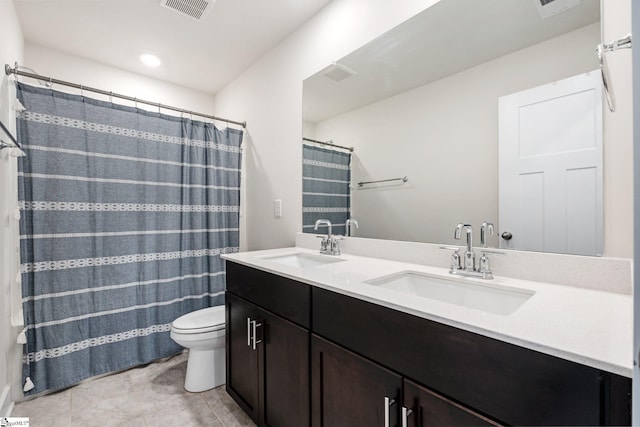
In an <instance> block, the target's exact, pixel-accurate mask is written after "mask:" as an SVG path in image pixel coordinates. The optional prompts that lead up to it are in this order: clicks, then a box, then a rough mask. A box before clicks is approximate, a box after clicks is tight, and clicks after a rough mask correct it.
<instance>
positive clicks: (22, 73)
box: [4, 63, 247, 128]
mask: <svg viewBox="0 0 640 427" xmlns="http://www.w3.org/2000/svg"><path fill="white" fill-rule="evenodd" d="M4 72H5V74H6V75H7V76H8V75H11V74H15V75H17V76H24V77H30V78H32V79H36V80H42V81H45V82H48V83H49V84H52V85H53V84H57V85H63V86H69V87H72V88H75V89H80V90H81V91H84V90H86V91H89V92H95V93H99V94H101V95H106V96H109V97H112V98H113V97H115V98H120V99H125V100H127V101H133V102H136V103H140V104H147V105H153V106H154V107H158V109H165V110H171V111H177V112H178V113H186V114H189V115H194V116H199V117H204V118H207V119H210V120H218V121H221V122H225V123H228V124H229V123H230V124H234V125H238V126H242V127H243V128H246V127H247V122H238V121H235V120H229V119H224V118H222V117H217V116H211V115H208V114H202V113H197V112H195V111H189V110H185V109H182V108H177V107H172V106H170V105H165V104H161V103H159V102H151V101H144V100H142V99H138V98H134V97H132V96H127V95H121V94H118V93H113V92H107V91H106V90H102V89H96V88H93V87H89V86H83V85H80V84H77V83H71V82H66V81H64V80H58V79H54V78H51V77H46V76H41V75H39V74H35V73H29V72H26V71H22V70H19V69H18V64H17V63H16V65H15V67H14V68H11V67H10V66H9V65H8V64H5V66H4Z"/></svg>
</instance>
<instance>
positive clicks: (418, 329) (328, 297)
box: [312, 288, 630, 425]
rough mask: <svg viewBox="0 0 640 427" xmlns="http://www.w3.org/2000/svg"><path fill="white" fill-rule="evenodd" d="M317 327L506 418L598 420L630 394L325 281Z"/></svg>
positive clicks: (525, 421)
mask: <svg viewBox="0 0 640 427" xmlns="http://www.w3.org/2000/svg"><path fill="white" fill-rule="evenodd" d="M312 329H313V332H314V333H316V334H318V335H321V336H323V337H325V338H328V339H330V340H332V341H334V342H336V343H338V344H340V345H342V346H344V347H347V348H349V349H351V350H352V351H355V352H357V353H359V354H362V355H365V356H366V357H368V358H370V359H372V360H374V361H376V362H378V363H380V364H382V365H385V366H387V367H389V368H391V369H393V370H395V371H397V372H400V373H402V374H403V375H405V376H407V377H409V378H412V379H415V380H416V381H418V382H420V383H422V384H427V385H428V386H429V387H430V388H432V389H434V390H437V391H438V392H439V393H442V394H444V395H445V396H448V397H450V398H451V399H453V400H455V401H458V402H461V403H463V404H464V405H467V406H469V407H472V408H475V409H476V410H478V411H480V412H481V413H484V414H490V415H491V417H492V418H494V419H498V420H501V421H502V422H504V423H506V424H512V425H598V424H603V423H606V422H607V420H608V417H609V415H608V414H609V412H610V408H608V407H607V405H608V403H607V402H608V401H610V400H613V401H619V400H620V399H623V400H624V399H625V398H626V399H627V400H628V397H627V396H621V395H620V393H618V394H617V395H616V396H614V397H611V393H615V390H613V389H612V390H606V391H605V390H604V388H605V386H606V384H607V383H608V382H610V379H611V377H612V376H613V377H617V378H618V379H621V380H623V381H624V379H622V378H620V377H618V376H616V375H614V374H610V373H605V372H601V371H599V370H597V369H593V368H590V367H587V366H584V365H580V364H577V363H573V362H570V361H567V360H564V359H559V358H557V357H553V356H549V355H546V354H542V353H539V352H535V351H532V350H528V349H525V348H522V347H519V346H515V345H512V344H508V343H505V342H502V341H498V340H495V339H491V338H487V337H484V336H481V335H478V334H474V333H471V332H467V331H463V330H460V329H457V328H454V327H450V326H447V325H443V324H440V323H437V322H433V321H429V320H426V319H423V318H420V317H417V316H413V315H410V314H406V313H402V312H398V311H396V310H392V309H388V308H385V307H381V306H379V305H376V304H372V303H369V302H366V301H361V300H358V299H356V298H352V297H348V296H344V295H341V294H337V293H335V292H330V291H326V290H324V289H320V288H314V289H313V328H312ZM601 386H602V389H601ZM627 422H630V419H628V421H627Z"/></svg>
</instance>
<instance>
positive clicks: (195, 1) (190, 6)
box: [160, 0, 215, 22]
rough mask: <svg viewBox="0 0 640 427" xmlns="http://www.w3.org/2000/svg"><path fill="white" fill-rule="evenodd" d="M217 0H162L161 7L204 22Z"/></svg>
mask: <svg viewBox="0 0 640 427" xmlns="http://www.w3.org/2000/svg"><path fill="white" fill-rule="evenodd" d="M213 3H215V0H160V6H162V7H166V8H167V9H171V10H173V11H175V12H178V13H180V14H181V15H183V16H188V17H189V18H191V19H195V20H196V21H199V22H202V21H204V18H206V17H207V15H208V14H209V12H211V9H213Z"/></svg>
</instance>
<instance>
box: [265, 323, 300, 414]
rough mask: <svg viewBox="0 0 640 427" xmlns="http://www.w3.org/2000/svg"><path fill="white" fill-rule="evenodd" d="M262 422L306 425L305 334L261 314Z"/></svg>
mask: <svg viewBox="0 0 640 427" xmlns="http://www.w3.org/2000/svg"><path fill="white" fill-rule="evenodd" d="M261 318H262V319H263V325H264V333H263V334H262V336H261V339H262V341H263V342H262V343H261V344H260V345H261V346H262V353H261V358H262V359H263V367H264V369H263V375H262V378H264V401H263V404H262V405H261V407H262V408H264V410H263V417H264V420H263V421H264V422H263V423H261V424H262V425H266V426H273V427H276V426H277V427H300V426H308V425H309V416H310V414H309V407H310V396H309V394H310V392H309V331H308V330H305V329H303V328H301V327H299V326H297V325H295V324H293V323H291V322H288V321H286V320H284V319H282V318H280V317H278V316H275V315H273V314H271V313H268V312H265V311H262V313H261Z"/></svg>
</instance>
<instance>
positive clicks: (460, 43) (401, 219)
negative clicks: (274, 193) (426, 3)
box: [303, 0, 603, 255]
mask: <svg viewBox="0 0 640 427" xmlns="http://www.w3.org/2000/svg"><path fill="white" fill-rule="evenodd" d="M543 3H548V4H550V5H554V6H553V7H554V8H555V9H554V10H545V9H544V6H543ZM545 12H546V13H545ZM598 43H600V3H599V1H598V0H580V1H575V0H555V1H553V2H540V0H518V1H513V0H483V1H477V0H441V1H440V2H438V3H436V4H435V5H433V6H432V7H430V8H428V9H426V10H425V11H423V12H422V13H420V14H419V15H417V16H415V17H413V18H411V19H410V20H408V21H406V22H404V23H403V24H401V25H400V26H398V27H396V28H394V29H392V30H391V31H389V32H388V33H386V34H384V35H382V36H381V37H379V38H378V39H376V40H374V41H372V42H371V43H369V44H367V45H365V46H363V47H361V48H360V49H358V50H356V51H355V52H352V53H351V54H349V55H347V56H346V57H344V58H341V59H338V60H336V62H335V63H334V64H328V65H327V67H326V68H324V69H323V70H320V71H319V72H318V73H317V74H315V75H313V76H311V77H309V78H308V79H306V80H305V81H304V95H303V118H304V126H303V137H304V139H311V140H316V141H332V142H333V143H334V144H336V145H341V146H345V147H353V152H352V153H348V152H345V153H346V154H350V155H351V168H350V171H348V173H346V174H345V172H344V171H342V172H341V174H342V175H341V176H340V177H339V178H336V179H334V178H332V177H331V176H329V175H327V176H324V177H322V176H320V177H319V178H313V179H312V180H310V181H308V180H309V178H307V177H306V176H304V177H303V181H304V182H303V200H305V202H304V203H305V204H308V201H309V200H312V202H311V203H314V200H315V203H317V201H318V200H320V199H319V198H318V197H317V195H319V194H323V190H317V189H315V190H314V189H310V187H309V185H308V184H309V183H310V182H312V181H313V180H315V181H314V182H321V181H324V182H329V183H331V182H335V183H339V182H344V181H349V183H350V190H351V191H350V199H349V201H348V202H347V205H348V206H347V207H346V208H347V209H349V210H350V216H351V217H352V218H353V219H355V220H357V222H358V225H359V227H358V228H357V229H353V230H352V235H354V236H357V237H369V238H376V239H393V240H405V241H417V242H428V243H439V244H460V243H461V242H459V241H456V240H454V238H453V236H454V228H455V226H456V224H458V223H460V222H464V223H469V224H472V225H473V227H474V230H477V231H478V234H479V228H480V225H481V224H482V223H483V222H491V223H493V224H494V230H495V234H494V235H493V236H490V237H489V238H488V245H489V246H491V247H502V248H508V249H519V250H539V251H546V252H559V253H575V254H581V255H601V254H602V216H603V212H602V210H603V208H602V129H601V120H602V111H601V110H600V109H599V107H598V105H597V104H598V103H599V102H601V96H599V92H597V91H595V92H594V91H591V90H589V89H584V90H583V89H578V90H577V92H575V93H579V94H581V95H580V96H576V97H571V96H565V95H557V96H556V95H551V96H547V100H548V99H554V100H568V101H567V102H564V101H562V102H558V103H556V104H557V105H556V104H554V105H551V104H543V103H541V102H538V101H531V100H529V101H526V102H528V103H529V105H535V106H537V107H536V108H537V110H536V108H531V109H529V110H527V114H529V112H530V110H531V111H533V110H536V111H537V112H538V113H540V114H541V116H540V117H541V120H542V121H543V122H542V123H544V124H542V125H537V124H535V122H534V124H531V123H528V124H525V125H522V126H521V127H520V128H518V130H517V132H516V133H519V137H520V140H521V141H524V140H528V141H529V143H528V144H529V145H527V146H525V145H523V144H524V143H523V142H520V145H519V148H517V149H516V152H518V151H519V152H521V153H522V152H523V151H528V152H532V153H538V154H540V153H542V154H545V153H546V151H558V149H556V148H554V147H552V148H549V146H550V145H555V144H556V142H555V140H549V139H548V137H549V136H550V135H551V136H553V137H554V138H555V135H559V134H564V133H567V132H568V133H571V132H573V130H572V128H573V127H574V123H573V122H571V123H570V122H569V120H573V119H572V117H573V116H575V117H577V119H576V120H577V121H578V122H581V123H582V124H581V125H582V126H583V127H582V128H581V130H580V131H579V132H574V133H575V135H574V136H577V138H578V139H580V138H583V137H585V135H586V138H587V139H588V142H586V143H584V144H586V146H588V147H586V148H585V147H583V146H582V145H581V144H583V142H580V141H578V142H572V141H569V142H566V141H565V142H559V143H558V144H565V145H564V147H565V148H566V150H565V151H574V152H582V151H584V150H586V149H591V148H593V150H592V151H593V152H594V153H595V156H592V157H593V159H594V160H593V161H594V162H595V164H596V166H597V168H596V169H593V171H591V172H588V173H582V172H581V174H573V175H571V177H564V176H563V177H561V179H560V181H562V182H565V183H566V182H573V184H572V185H573V186H572V187H571V186H569V184H567V189H566V191H565V193H564V195H560V196H556V200H560V199H561V198H562V197H564V198H565V199H567V200H573V199H575V198H577V197H578V195H579V193H580V191H578V189H582V188H587V187H588V188H590V189H591V190H590V191H591V192H590V193H589V194H588V195H587V196H585V197H586V199H585V200H586V201H584V200H583V201H581V202H579V203H577V204H576V205H571V206H569V207H567V208H566V209H565V208H563V209H561V211H562V212H560V216H558V217H550V216H549V215H548V214H546V213H538V212H537V211H536V209H537V208H535V207H534V208H530V207H528V205H523V203H524V202H522V200H534V199H536V198H540V197H543V196H544V197H546V196H545V193H549V192H550V191H553V190H554V189H555V187H557V186H555V185H551V186H549V185H548V184H547V186H546V187H544V185H542V186H538V187H536V185H537V184H536V180H535V179H533V178H532V179H528V180H520V181H518V182H519V184H518V185H517V187H518V188H520V191H522V192H523V194H524V196H522V197H523V198H521V199H520V201H519V202H517V203H519V206H518V208H517V209H516V208H513V207H508V206H507V203H506V202H505V201H504V200H503V199H504V198H503V197H502V196H501V195H500V188H501V187H502V183H501V182H500V179H501V177H500V176H499V175H500V174H499V170H503V169H501V168H502V167H503V166H501V162H503V165H504V163H505V162H504V159H502V160H501V159H500V157H501V156H503V153H502V152H500V150H499V146H500V144H501V143H499V141H500V138H501V135H500V134H501V132H502V130H501V129H502V127H501V125H500V122H501V121H502V122H504V121H505V119H504V118H503V117H501V115H502V113H501V112H500V111H499V110H500V109H501V108H502V104H505V102H504V100H505V99H510V98H509V97H510V96H512V95H515V94H522V93H527V92H526V91H529V90H532V89H535V88H540V87H543V88H544V87H546V88H547V89H549V88H550V89H551V90H558V89H557V88H559V87H561V83H562V82H566V81H569V80H570V79H571V78H578V79H582V80H585V79H586V80H590V81H591V82H592V83H593V84H594V85H595V86H594V87H597V86H598V85H601V84H600V83H599V81H598V80H597V79H596V78H595V77H597V74H598V73H597V72H595V70H597V69H598V66H599V64H598V59H597V56H596V54H595V47H596V46H597V45H598ZM562 84H564V83H562ZM556 86H557V87H556ZM598 89H599V88H598ZM552 93H553V92H552ZM585 94H586V95H585ZM518 99H520V98H518ZM591 103H593V104H591ZM499 104H501V105H499ZM507 104H508V103H507ZM560 104H562V105H560ZM587 104H589V105H588V106H586V107H585V105H587ZM567 106H568V107H567ZM565 107H567V108H573V110H571V112H570V113H564V112H563V108H565ZM519 111H520V112H519V113H517V114H515V120H516V121H518V120H522V117H524V116H525V114H524V113H523V112H522V111H524V110H519ZM512 116H513V114H512ZM598 121H599V123H600V124H598ZM523 123H524V122H523ZM558 126H560V127H558ZM562 126H565V128H562ZM585 129H586V130H585ZM532 134H536V135H537V136H536V138H538V139H540V138H542V139H543V140H544V141H542V142H535V141H534V139H535V138H533V137H531V135H532ZM525 136H526V138H525ZM598 137H599V138H600V140H599V142H598V141H594V140H592V139H594V138H595V139H598ZM532 138H533V139H532ZM503 139H504V138H503ZM583 139H584V138H583ZM531 141H534V142H531ZM306 143H307V144H309V146H314V143H310V142H306ZM598 144H599V145H598ZM315 145H316V146H317V147H318V148H320V149H321V148H322V147H323V146H322V145H318V144H315ZM526 147H528V148H526ZM324 148H325V149H327V153H329V154H331V152H333V151H336V152H340V149H337V150H333V149H331V147H324ZM545 150H546V151H545ZM563 150H564V149H563ZM342 151H343V152H344V150H342ZM561 151H562V150H561ZM327 153H324V154H327ZM305 155H306V154H305ZM322 155H323V154H322V153H321V156H322ZM304 161H305V164H304V165H303V169H305V172H303V175H305V173H306V170H307V169H308V168H309V167H310V166H309V164H310V162H309V161H308V160H304ZM341 161H342V160H341ZM314 162H315V163H314ZM318 162H320V163H318ZM322 162H325V163H328V162H329V161H326V160H323V159H322V158H321V157H319V158H318V159H316V160H314V161H311V164H312V165H313V164H316V165H318V164H322ZM598 162H599V163H598ZM507 163H508V162H507ZM574 169H575V170H579V171H584V170H586V169H589V170H591V169H590V168H587V167H582V166H579V165H578V166H575V168H574ZM501 173H502V174H503V175H504V173H503V172H501ZM404 177H406V181H403V180H402V179H398V180H395V181H384V182H380V183H373V184H366V185H363V186H359V185H358V183H359V182H371V181H379V180H387V179H392V180H393V179H396V178H404ZM516 179H517V178H516ZM577 179H586V180H587V182H588V185H585V184H583V183H582V181H576V180H577ZM307 181H308V182H307ZM562 185H564V184H562ZM590 186H591V187H590ZM344 197H345V196H344V195H341V196H339V199H340V200H341V202H339V203H338V204H331V203H330V204H329V205H328V206H316V207H317V209H315V210H314V208H313V207H311V208H310V207H309V206H303V216H304V215H305V214H306V215H307V216H309V213H312V212H315V213H314V215H316V216H318V217H329V216H330V215H331V213H332V212H333V211H341V210H344V209H345V207H344V205H345V203H344V200H345V199H344ZM336 200H337V199H336ZM517 203H516V204H517ZM527 203H529V202H528V201H527ZM531 203H533V202H531ZM546 203H547V205H550V204H551V203H549V202H546ZM554 203H555V202H554ZM501 204H502V205H503V206H500V205H501ZM509 209H511V210H512V211H513V210H519V211H520V212H521V216H522V215H524V214H526V215H524V216H528V217H531V218H533V220H534V222H535V221H537V226H536V227H537V228H533V227H531V226H526V227H524V226H523V227H520V228H518V226H513V225H509V227H508V229H507V227H506V226H505V223H506V220H505V218H506V213H505V211H508V210H509ZM522 212H524V213H522ZM585 212H587V213H588V215H586V214H585ZM536 215H537V216H536ZM585 217H588V218H587V219H586V220H585ZM531 218H530V219H531ZM336 222H339V221H336ZM303 223H304V224H303V227H304V228H303V231H305V232H312V231H313V228H312V226H311V224H312V222H310V221H309V218H306V219H304V220H303ZM558 224H563V227H564V228H563V227H558ZM567 224H569V225H568V226H567ZM572 224H575V226H572ZM565 226H566V227H565ZM572 229H574V231H575V230H577V234H579V235H581V236H583V240H585V238H584V236H585V235H586V236H587V238H586V240H588V242H587V243H588V244H587V246H588V248H587V249H575V245H574V244H573V243H572V242H571V241H568V242H564V243H562V242H561V243H558V244H552V245H547V246H546V247H539V246H536V245H532V246H528V244H526V243H514V242H518V241H519V240H518V238H520V237H521V236H523V235H525V234H527V233H528V234H529V235H531V236H533V237H536V236H538V237H539V239H538V240H543V241H544V240H545V238H546V237H545V236H547V237H548V236H552V235H554V236H558V235H563V233H564V234H571V233H572ZM338 230H339V231H338V232H339V233H340V231H342V233H340V234H343V233H344V228H342V229H340V228H338ZM505 232H511V233H512V235H513V239H512V240H508V239H505V238H503V237H501V235H502V234H503V233H505ZM545 233H547V234H546V235H545ZM541 236H542V237H541ZM506 237H508V236H506ZM547 240H549V239H547ZM568 240H571V239H568ZM543 243H544V242H543ZM583 243H584V242H583Z"/></svg>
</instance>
